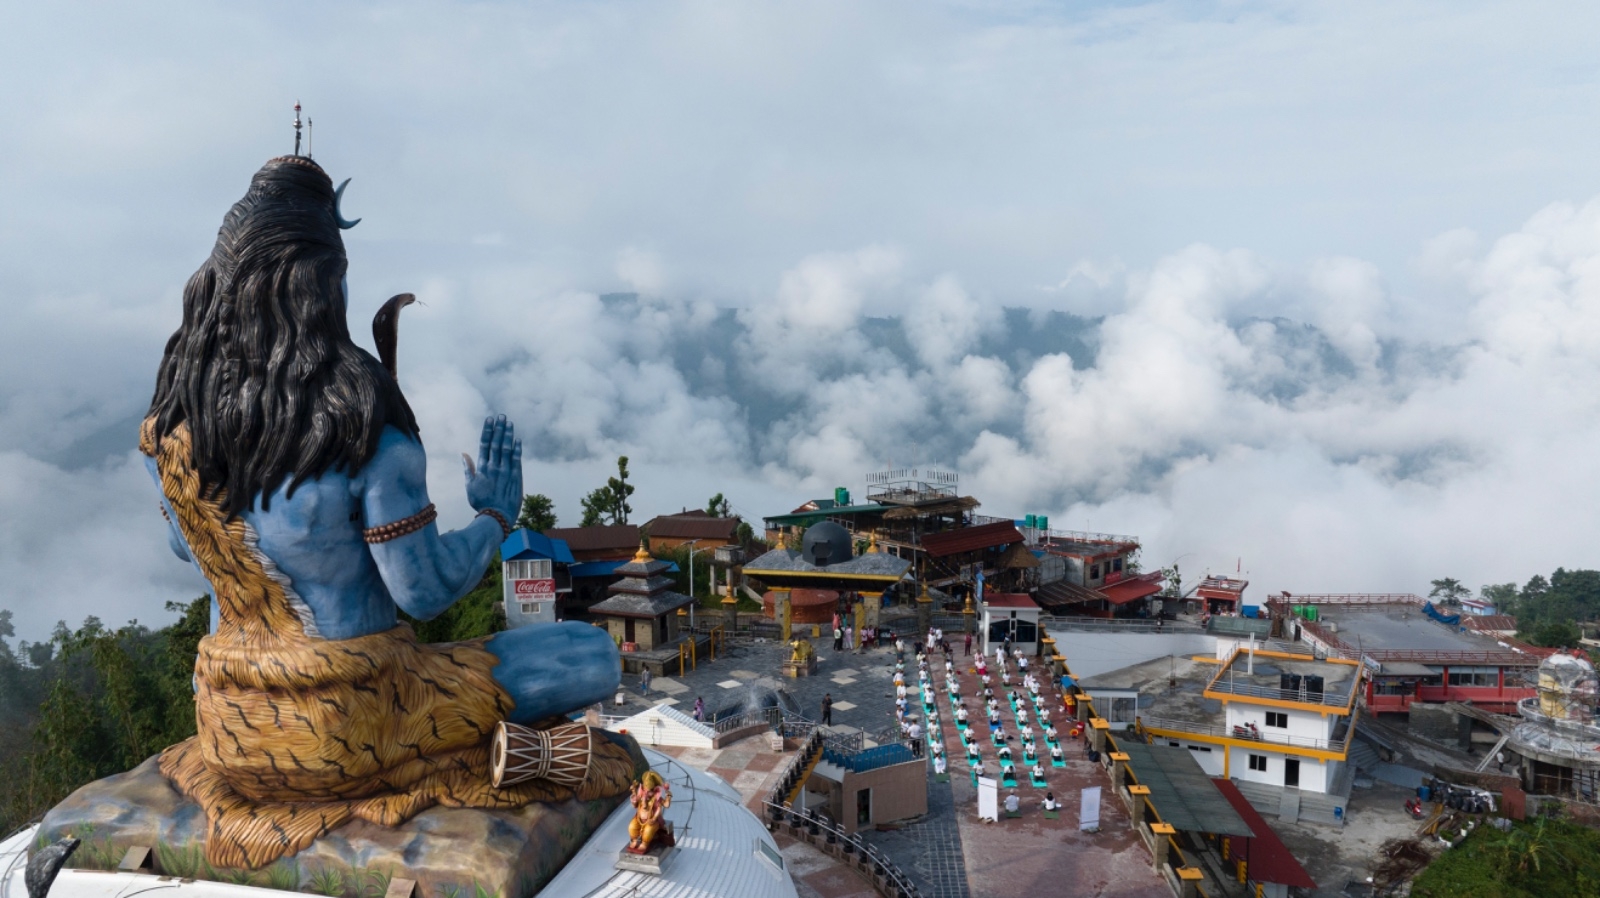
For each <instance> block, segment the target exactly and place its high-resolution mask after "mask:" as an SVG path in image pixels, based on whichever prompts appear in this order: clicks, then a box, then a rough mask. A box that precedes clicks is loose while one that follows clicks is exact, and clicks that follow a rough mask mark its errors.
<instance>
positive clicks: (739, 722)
mask: <svg viewBox="0 0 1600 898" xmlns="http://www.w3.org/2000/svg"><path fill="white" fill-rule="evenodd" d="M782 720H783V711H782V710H780V709H778V708H757V709H755V710H753V711H740V712H739V713H737V714H729V715H728V716H726V717H722V718H719V719H717V720H716V721H715V722H713V723H712V725H711V728H712V729H713V730H715V731H716V732H717V734H718V735H722V734H724V733H731V732H733V731H734V730H738V729H743V728H745V727H749V726H756V725H757V724H760V725H762V726H770V727H773V728H774V729H776V728H777V727H778V726H779V725H780V724H781V722H782Z"/></svg>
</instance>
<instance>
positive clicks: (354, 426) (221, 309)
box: [150, 156, 417, 517]
mask: <svg viewBox="0 0 1600 898" xmlns="http://www.w3.org/2000/svg"><path fill="white" fill-rule="evenodd" d="M335 214H336V207H335V201H334V191H333V182H332V181H331V180H329V178H328V175H327V174H326V173H325V172H323V170H322V168H321V167H320V166H318V165H317V164H316V163H314V162H312V161H311V160H309V159H307V158H305V157H302V156H283V157H279V158H277V159H273V160H271V161H270V162H268V163H267V164H266V165H264V166H262V168H261V170H260V171H258V172H256V174H255V177H254V178H252V179H251V181H250V190H249V192H247V193H246V194H245V195H244V199H241V200H240V201H239V202H238V203H235V204H234V206H233V208H232V209H230V210H229V211H228V215H227V217H226V218H224V219H223V222H222V227H221V228H220V229H219V230H218V231H217V245H216V247H215V248H214V249H212V251H211V258H209V259H207V260H206V262H205V264H204V265H202V266H200V270H199V271H197V272H195V273H194V276H193V277H191V278H190V279H189V283H188V284H187V285H186V286H185V287H184V290H183V324H182V325H181V326H180V327H179V328H178V331H177V333H174V334H173V335H172V339H170V340H168V341H167V349H166V353H165V355H164V356H163V357H162V359H161V368H160V371H159V372H158V373H157V375H156V392H155V397H154V398H153V399H152V400H151V401H150V415H151V416H153V417H154V418H155V428H156V435H157V438H158V439H159V438H160V437H164V436H166V435H168V434H170V433H172V430H173V428H174V427H177V426H178V425H179V424H182V423H185V422H187V423H188V425H189V431H190V434H191V436H192V439H193V448H194V459H193V461H194V465H195V467H196V469H197V470H198V472H199V475H200V482H201V484H203V486H204V488H205V489H206V490H207V491H209V493H210V494H211V495H210V498H217V497H221V498H222V499H223V502H224V508H225V509H226V511H227V513H228V515H229V516H230V517H231V516H234V515H237V514H239V513H240V512H242V511H244V510H245V509H247V508H250V507H251V505H252V503H253V502H254V501H255V498H256V497H257V496H260V497H261V505H262V507H263V508H265V507H266V504H267V501H268V497H270V496H271V495H272V494H273V493H274V492H276V491H277V490H278V488H279V487H281V486H282V485H283V483H284V481H285V480H286V479H287V480H288V483H289V489H290V491H291V492H292V491H293V490H294V488H295V487H297V486H299V485H300V483H302V482H303V481H306V480H312V479H315V478H317V477H320V476H321V475H322V474H324V473H326V472H327V471H329V470H337V471H342V472H345V473H354V472H355V471H356V470H358V469H360V468H361V467H362V466H363V465H365V464H366V463H367V462H368V461H369V460H370V459H371V458H372V456H373V454H374V453H375V452H376V451H377V448H378V437H379V436H380V435H381V434H382V432H383V428H384V427H385V426H386V425H393V426H394V427H397V428H399V429H400V430H401V431H402V432H404V433H405V434H407V435H409V436H413V437H414V436H416V433H417V422H416V418H415V416H414V415H412V413H411V406H410V405H408V404H407V403H406V399H405V396H403V395H401V393H400V386H399V384H397V383H395V380H394V378H393V377H391V376H390V375H389V372H388V371H386V370H385V369H384V367H383V366H382V365H381V364H379V362H378V360H377V359H375V358H373V357H372V355H371V354H370V353H368V352H366V351H365V350H363V349H361V348H360V347H358V346H356V345H355V343H353V342H351V340H350V328H349V326H348V325H347V324H346V322H345V299H344V291H343V289H342V282H343V280H344V275H345V267H346V260H345V254H344V241H343V240H342V239H341V238H340V236H339V226H338V222H337V219H336V218H335Z"/></svg>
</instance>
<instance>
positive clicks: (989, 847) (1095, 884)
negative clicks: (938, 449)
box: [607, 635, 1171, 898]
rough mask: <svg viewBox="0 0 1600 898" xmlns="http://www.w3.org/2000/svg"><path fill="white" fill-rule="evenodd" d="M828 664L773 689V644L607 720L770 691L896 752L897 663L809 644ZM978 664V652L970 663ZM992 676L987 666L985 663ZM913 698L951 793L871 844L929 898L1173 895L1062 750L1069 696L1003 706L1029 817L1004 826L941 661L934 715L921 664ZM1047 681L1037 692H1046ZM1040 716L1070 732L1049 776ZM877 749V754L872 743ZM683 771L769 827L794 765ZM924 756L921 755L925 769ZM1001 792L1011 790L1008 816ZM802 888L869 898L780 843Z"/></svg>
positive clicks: (933, 669)
mask: <svg viewBox="0 0 1600 898" xmlns="http://www.w3.org/2000/svg"><path fill="white" fill-rule="evenodd" d="M950 641H951V644H952V646H953V648H954V656H955V657H954V658H952V659H951V660H952V661H953V662H954V664H955V675H956V681H957V684H958V686H957V689H958V693H959V694H960V695H961V696H963V697H964V698H965V699H966V701H967V707H968V712H969V717H970V720H971V724H972V728H973V729H972V732H973V733H974V741H975V742H976V743H977V744H979V745H980V746H981V756H982V757H983V759H984V761H985V765H986V767H987V770H988V772H989V773H990V774H991V775H993V774H996V773H997V772H998V771H997V762H998V751H999V749H998V747H997V746H996V743H995V741H994V738H993V736H992V735H991V734H990V733H989V727H988V724H987V722H986V720H985V716H984V713H983V710H982V708H983V702H982V699H981V698H976V699H975V697H976V696H980V695H981V689H982V683H981V682H980V681H979V679H978V676H977V674H976V673H975V671H974V668H973V663H972V662H973V661H975V660H976V659H975V658H973V657H968V656H964V655H963V653H962V646H961V639H960V637H959V635H956V638H953V639H951V640H950ZM813 643H814V646H815V648H816V649H817V657H818V661H819V667H818V673H817V675H816V676H814V677H802V678H798V679H785V678H783V677H781V676H779V675H778V671H779V670H780V669H781V665H782V662H783V660H784V659H785V658H787V657H788V654H789V649H788V648H787V647H786V646H783V645H781V644H779V643H777V642H767V643H762V642H755V643H749V644H744V645H739V646H733V647H731V648H730V650H729V651H728V652H727V653H726V654H725V655H723V656H722V657H719V658H717V659H716V660H715V661H705V662H703V663H701V664H700V665H699V667H698V669H697V670H693V671H691V672H689V673H688V674H685V675H683V676H680V677H673V678H660V677H658V678H656V680H655V682H654V683H652V685H651V690H650V693H649V694H648V695H640V694H639V683H638V680H637V678H636V677H629V678H628V680H627V682H625V683H624V699H625V704H624V705H623V706H622V707H621V708H616V707H611V708H607V713H612V714H617V713H625V714H632V713H635V712H637V711H640V710H643V709H645V708H647V707H650V706H652V705H654V704H657V703H659V702H660V701H662V700H663V699H671V700H673V701H674V707H677V708H680V709H682V710H684V711H688V710H689V709H690V708H691V707H693V705H694V702H695V699H696V698H697V697H699V698H701V699H703V700H704V702H705V705H706V708H707V709H708V710H709V711H715V710H717V709H721V708H727V707H731V706H734V705H738V704H742V703H744V702H746V701H748V700H749V698H750V697H751V696H754V695H758V694H760V692H761V691H762V690H763V689H765V688H776V689H782V690H783V691H784V692H785V693H787V694H788V696H789V697H790V698H791V699H793V701H794V704H795V705H796V706H797V707H798V709H799V711H800V713H802V714H804V715H805V716H806V717H809V718H812V719H817V718H819V717H820V716H821V713H822V712H821V704H822V698H823V696H824V695H825V694H827V695H831V696H832V698H833V702H834V704H833V725H834V728H835V729H838V730H843V731H848V730H852V729H859V730H861V731H863V732H865V733H866V734H867V737H868V738H869V739H874V737H876V738H885V739H886V738H889V737H890V736H891V735H892V734H893V732H894V731H895V725H896V721H895V715H894V700H895V688H894V679H893V677H894V657H895V656H894V651H893V649H892V648H888V647H879V648H875V649H869V650H865V651H859V650H858V651H843V652H835V651H833V644H832V640H831V639H821V638H818V639H814V640H813ZM974 651H976V649H974ZM990 661H991V663H992V656H991V658H990ZM906 667H907V685H908V686H909V687H910V688H911V697H912V699H913V707H914V709H915V711H914V713H916V714H917V716H918V717H919V718H926V720H924V723H927V722H932V723H934V724H935V727H934V728H933V729H932V730H930V731H929V734H928V735H929V739H930V744H931V743H932V742H933V741H937V742H939V743H940V744H942V745H943V747H944V751H945V753H946V756H947V757H948V758H949V769H950V777H949V781H948V782H941V781H938V780H936V779H935V778H934V777H933V776H932V775H931V770H930V776H929V778H928V814H927V815H926V816H925V817H922V818H920V819H918V820H915V821H908V822H907V823H906V824H905V825H902V826H899V827H898V828H893V829H887V830H883V831H867V832H864V833H863V837H864V838H866V839H867V840H869V841H870V842H871V843H872V844H873V845H874V846H876V847H877V848H878V849H879V850H881V851H883V852H884V853H885V854H886V855H887V856H888V857H890V858H891V859H892V860H893V861H894V862H895V863H896V864H897V865H898V866H899V867H900V868H901V869H902V870H904V871H905V872H906V873H907V874H908V875H910V876H911V877H912V878H913V879H915V880H916V882H917V885H918V887H919V888H920V889H921V890H922V891H923V893H924V894H925V895H928V896H946V898H968V896H975V898H1015V896H1017V895H1029V894H1035V895H1037V894H1052V895H1070V896H1077V895H1085V896H1088V895H1094V896H1106V898H1146V896H1149V898H1164V896H1167V895H1170V894H1171V892H1170V890H1169V889H1168V888H1167V886H1166V885H1165V884H1164V883H1163V882H1162V881H1161V879H1160V878H1159V877H1158V876H1157V875H1156V873H1155V872H1154V870H1153V869H1152V868H1151V861H1150V856H1149V852H1148V851H1146V850H1145V848H1144V847H1143V845H1141V844H1140V842H1139V840H1138V837H1137V836H1136V835H1135V834H1134V833H1133V831H1132V830H1131V828H1130V824H1129V821H1128V818H1127V815H1126V813H1125V812H1124V810H1123V808H1122V806H1121V805H1120V804H1119V803H1118V802H1116V801H1115V800H1113V799H1111V797H1110V785H1111V784H1110V780H1109V778H1108V777H1107V775H1106V773H1105V771H1104V770H1103V769H1102V768H1101V767H1100V766H1098V765H1097V764H1093V763H1091V762H1090V761H1089V760H1088V758H1087V757H1086V753H1085V750H1084V746H1083V743H1082V742H1081V741H1077V742H1074V741H1072V740H1071V739H1070V738H1068V736H1067V732H1068V731H1069V727H1068V726H1066V724H1067V721H1066V720H1065V717H1064V710H1063V707H1062V704H1061V696H1060V693H1059V691H1058V690H1057V689H1056V687H1055V685H1054V684H1050V683H1041V686H1042V688H1041V690H1040V694H1039V696H1038V698H1037V700H1035V699H1034V698H1033V697H1032V696H1031V695H1028V696H1023V697H1022V700H1021V701H1019V702H1018V704H1017V705H1016V706H1015V707H1013V706H1012V705H1011V703H1010V702H1009V701H1005V700H1004V699H1003V698H1002V699H1001V706H1002V708H1003V711H1002V725H1001V729H1000V734H1001V736H1002V737H1010V739H1009V740H1006V742H1005V744H1008V745H1010V746H1011V748H1012V754H1013V757H1014V759H1015V761H1016V764H1017V774H1018V776H1017V779H1018V786H1017V789H1016V791H1017V794H1018V796H1019V798H1020V799H1021V800H1022V808H1023V811H1022V815H1021V816H1020V817H1018V818H1014V819H1001V820H1000V821H998V822H995V823H987V822H983V821H980V820H979V819H978V817H977V797H976V789H975V788H974V786H973V784H972V777H971V775H970V774H969V772H968V767H967V764H966V750H965V748H964V746H963V743H962V741H961V736H960V730H959V729H958V728H957V727H956V725H955V718H954V707H955V706H954V705H953V704H952V703H951V699H950V695H949V690H948V684H947V682H946V680H945V678H944V658H943V656H942V655H937V654H936V655H934V656H933V658H932V659H930V665H929V669H930V681H931V683H932V684H933V686H934V691H935V699H936V701H935V704H934V706H933V711H934V713H933V714H932V715H929V714H928V713H927V711H928V709H927V707H926V706H923V705H922V703H921V702H920V700H918V699H919V696H918V691H917V687H918V686H919V683H918V681H917V677H916V662H915V659H914V658H912V657H910V656H909V655H908V657H907V663H906ZM1008 670H1009V673H1010V679H1011V686H1010V687H1009V688H1015V689H1017V690H1019V693H1020V692H1021V691H1022V687H1021V686H1020V684H1019V677H1018V672H1017V668H1016V665H1015V662H1012V663H1011V664H1010V666H1009V668H1008ZM990 673H991V684H990V685H991V688H994V689H995V691H996V694H997V696H1001V697H1004V696H1005V695H1006V693H1007V692H1008V691H1009V688H1008V689H1002V688H1001V686H1002V684H1001V683H1000V682H999V678H998V669H997V668H994V667H991V668H990ZM1044 679H1045V678H1044V677H1041V680H1044ZM1019 709H1020V710H1023V711H1025V712H1026V714H1027V719H1028V721H1029V724H1030V725H1031V727H1032V732H1033V736H1034V739H1035V745H1036V746H1037V747H1038V749H1039V751H1040V755H1039V757H1040V758H1041V763H1042V766H1043V768H1044V780H1043V785H1042V786H1038V787H1035V786H1034V785H1032V783H1031V782H1030V777H1029V775H1028V774H1029V768H1030V767H1031V764H1029V763H1026V762H1025V761H1024V754H1023V750H1022V747H1021V740H1020V736H1021V729H1020V728H1019V726H1018V716H1017V710H1019ZM1041 710H1043V711H1044V712H1046V713H1047V714H1048V715H1049V716H1050V718H1051V719H1052V720H1053V721H1055V722H1056V723H1057V724H1058V727H1059V729H1060V730H1061V738H1062V742H1061V745H1062V748H1063V754H1064V760H1063V766H1060V767H1057V766H1053V765H1052V764H1051V762H1050V758H1049V749H1048V744H1047V743H1046V742H1045V740H1044V738H1043V728H1042V726H1041V725H1040V724H1039V722H1038V721H1039V712H1040V711H1041ZM874 741H876V740H875V739H874ZM663 750H664V751H667V752H668V753H670V754H673V755H675V756H676V757H678V758H679V760H681V761H683V762H684V763H686V764H690V765H692V766H695V767H699V768H701V769H705V770H709V771H711V772H713V773H716V774H717V775H718V776H721V777H722V778H723V779H725V780H726V781H727V782H729V783H730V784H732V785H733V786H734V787H735V788H736V789H738V790H739V792H740V794H741V795H743V796H744V797H745V800H746V803H747V805H748V806H749V807H750V809H751V810H752V811H753V812H755V813H757V814H759V813H761V800H762V798H763V797H764V796H765V795H766V793H767V791H768V790H769V789H770V788H771V786H772V784H773V783H774V782H775V780H776V778H777V776H778V772H779V771H780V770H781V769H782V767H783V765H784V763H786V762H787V760H788V758H789V754H788V753H778V752H773V751H771V750H770V748H769V747H768V746H767V744H766V742H765V741H764V740H762V739H746V740H743V741H741V742H738V743H735V744H733V745H731V746H728V747H727V748H725V749H722V750H720V751H716V750H710V749H663ZM928 754H929V753H928V752H926V751H925V752H924V755H925V756H927V755H928ZM1096 785H1097V786H1102V787H1104V788H1105V791H1106V799H1107V800H1106V801H1104V802H1102V805H1101V824H1100V831H1099V832H1098V833H1084V832H1081V831H1080V830H1079V826H1078V796H1079V793H1080V791H1081V790H1082V789H1083V788H1084V787H1086V786H1096ZM1005 791H1006V790H1004V789H1003V790H1002V792H1001V795H1002V802H1003V801H1004V794H1005ZM1046 791H1053V792H1054V793H1055V796H1056V798H1057V800H1059V801H1061V803H1062V805H1063V807H1062V810H1061V813H1060V816H1059V818H1058V819H1045V817H1044V816H1043V813H1042V811H1041V809H1040V802H1041V801H1042V799H1043V797H1044V794H1045V792H1046ZM778 843H779V846H780V848H781V849H782V850H783V852H784V856H785V858H786V861H787V862H788V864H789V869H790V872H791V874H792V875H793V877H794V880H795V884H796V887H797V888H798V889H799V891H800V894H801V895H802V896H803V898H811V896H820V898H847V896H857V895H860V896H867V895H871V894H874V893H873V892H872V890H871V888H870V887H869V886H868V885H867V884H866V882H865V881H864V880H862V879H861V878H860V877H859V876H858V875H856V874H855V873H853V872H852V871H850V870H849V869H847V868H845V867H843V866H842V865H840V864H838V863H837V862H835V861H834V860H833V859H832V858H830V857H828V856H826V855H824V854H822V853H820V852H818V851H816V850H815V849H813V848H811V847H809V846H807V845H805V844H804V843H799V842H794V841H792V840H789V839H787V838H786V837H783V836H781V835H780V836H779V838H778Z"/></svg>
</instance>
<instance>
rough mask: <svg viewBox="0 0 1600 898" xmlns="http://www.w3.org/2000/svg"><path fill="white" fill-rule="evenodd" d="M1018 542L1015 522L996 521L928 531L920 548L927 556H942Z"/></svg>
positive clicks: (1020, 538) (1018, 537)
mask: <svg viewBox="0 0 1600 898" xmlns="http://www.w3.org/2000/svg"><path fill="white" fill-rule="evenodd" d="M1020 542H1022V532H1021V531H1019V530H1018V529H1017V525H1016V524H1013V523H1011V522H1010V521H998V522H996V523H993V524H983V525H980V526H978V527H963V528H961V529H960V530H946V531H944V532H943V533H930V534H928V535H927V536H924V537H923V538H922V548H923V550H924V551H926V552H927V553H928V555H929V557H932V558H943V557H945V556H947V555H958V554H960V553H962V552H972V551H975V550H977V549H990V548H993V547H995V546H1004V545H1009V544H1010V543H1020Z"/></svg>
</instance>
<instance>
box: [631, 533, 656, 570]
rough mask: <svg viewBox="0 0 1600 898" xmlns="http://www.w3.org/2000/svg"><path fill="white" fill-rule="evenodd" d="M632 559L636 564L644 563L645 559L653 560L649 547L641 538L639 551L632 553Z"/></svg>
mask: <svg viewBox="0 0 1600 898" xmlns="http://www.w3.org/2000/svg"><path fill="white" fill-rule="evenodd" d="M633 560H634V562H635V563H636V564H644V563H645V562H647V561H652V560H654V559H652V558H651V557H650V549H649V548H648V544H647V543H646V542H645V541H644V540H643V539H641V540H639V551H637V552H635V553H633Z"/></svg>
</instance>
